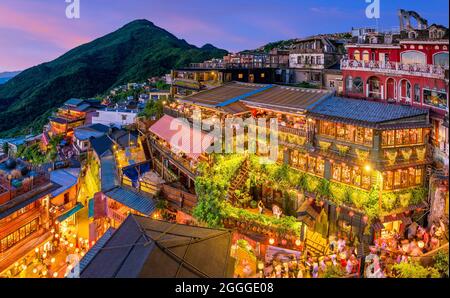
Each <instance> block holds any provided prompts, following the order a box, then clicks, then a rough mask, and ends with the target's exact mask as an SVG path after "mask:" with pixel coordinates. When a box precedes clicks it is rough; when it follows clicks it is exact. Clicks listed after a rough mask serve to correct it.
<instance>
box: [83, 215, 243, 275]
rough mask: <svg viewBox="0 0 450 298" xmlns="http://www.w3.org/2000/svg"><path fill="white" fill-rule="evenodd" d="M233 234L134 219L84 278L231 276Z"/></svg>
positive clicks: (103, 252)
mask: <svg viewBox="0 0 450 298" xmlns="http://www.w3.org/2000/svg"><path fill="white" fill-rule="evenodd" d="M231 240H232V237H231V232H230V231H227V230H217V229H209V228H203V227H195V226H187V225H180V224H176V223H170V222H165V221H158V220H154V219H150V218H146V217H141V216H136V215H130V216H128V218H127V219H126V220H125V221H124V222H123V223H122V225H121V226H120V227H119V229H118V230H117V231H116V232H115V233H114V234H113V235H112V236H111V238H110V239H109V240H108V241H107V243H106V244H105V245H104V246H103V248H101V249H100V251H99V252H98V253H97V254H96V255H95V257H94V258H93V259H92V260H91V261H90V262H89V264H87V266H86V267H85V268H84V270H83V271H82V272H81V277H82V278H98V277H100V278H113V277H118V278H133V277H141V278H149V277H166V278H167V277H168V278H191V277H202V278H205V277H216V278H219V277H232V276H233V271H234V259H233V258H231V256H230V248H231Z"/></svg>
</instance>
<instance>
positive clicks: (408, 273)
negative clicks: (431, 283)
mask: <svg viewBox="0 0 450 298" xmlns="http://www.w3.org/2000/svg"><path fill="white" fill-rule="evenodd" d="M393 269H394V271H395V272H396V277H398V278H439V277H440V276H441V274H440V273H439V271H438V270H437V269H436V268H433V267H424V266H422V265H420V264H419V263H418V262H411V263H400V264H395V265H394V266H393Z"/></svg>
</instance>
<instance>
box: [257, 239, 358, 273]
mask: <svg viewBox="0 0 450 298" xmlns="http://www.w3.org/2000/svg"><path fill="white" fill-rule="evenodd" d="M329 243H330V248H329V250H328V253H327V254H326V255H323V256H317V255H314V254H311V253H310V252H308V250H305V251H303V252H297V251H295V253H294V252H290V253H289V251H283V250H281V251H279V252H277V253H273V254H269V253H267V254H266V259H265V264H264V268H265V269H264V277H274V278H280V277H281V278H322V277H344V276H347V277H354V276H359V272H360V264H361V262H360V260H359V259H358V257H357V255H356V249H355V247H353V245H352V244H351V243H350V242H349V241H348V239H346V238H345V237H336V236H334V237H330V242H329Z"/></svg>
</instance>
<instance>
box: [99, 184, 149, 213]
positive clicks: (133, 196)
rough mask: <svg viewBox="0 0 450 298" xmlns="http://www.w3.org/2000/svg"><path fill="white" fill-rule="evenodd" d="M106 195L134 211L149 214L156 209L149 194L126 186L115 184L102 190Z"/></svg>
mask: <svg viewBox="0 0 450 298" xmlns="http://www.w3.org/2000/svg"><path fill="white" fill-rule="evenodd" d="M104 194H105V195H106V196H107V197H108V198H111V199H113V200H114V201H117V202H119V203H121V204H123V205H125V206H127V207H129V208H131V209H133V210H135V211H138V212H140V213H142V214H145V215H150V214H152V213H153V211H155V209H156V201H155V200H154V199H153V198H151V197H150V195H149V194H146V195H144V194H142V193H138V192H136V191H134V190H132V189H129V188H128V187H126V186H117V187H114V188H112V189H111V190H108V191H106V192H104Z"/></svg>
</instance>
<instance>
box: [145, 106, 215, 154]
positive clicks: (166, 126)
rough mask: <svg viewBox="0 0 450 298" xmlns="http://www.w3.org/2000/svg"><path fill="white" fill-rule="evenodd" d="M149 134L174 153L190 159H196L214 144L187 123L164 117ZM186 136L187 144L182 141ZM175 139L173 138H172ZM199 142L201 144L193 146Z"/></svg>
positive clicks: (153, 126) (210, 138) (211, 139)
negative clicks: (179, 152) (167, 144)
mask: <svg viewBox="0 0 450 298" xmlns="http://www.w3.org/2000/svg"><path fill="white" fill-rule="evenodd" d="M150 132H152V133H153V134H155V135H156V136H158V137H159V138H161V139H163V140H164V141H166V142H167V143H169V144H170V146H171V147H172V149H173V150H174V151H181V152H183V153H185V154H186V155H187V156H188V157H190V158H192V159H198V158H199V156H200V155H201V154H202V153H204V152H205V151H206V149H207V148H208V147H209V146H211V144H212V143H214V141H215V138H214V137H213V136H211V135H209V134H206V133H204V132H202V131H201V130H199V129H196V128H193V127H192V126H191V125H190V124H189V122H187V120H186V121H182V120H180V119H178V118H174V117H171V116H169V115H164V116H163V117H162V118H161V119H159V120H158V121H157V122H156V123H155V124H153V125H152V126H151V127H150ZM186 134H188V136H187V138H188V140H189V141H188V142H185V141H183V139H185V138H184V137H180V138H177V137H178V136H186ZM174 137H175V138H174ZM197 140H201V144H195V143H196V141H197Z"/></svg>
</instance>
